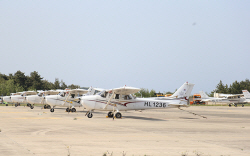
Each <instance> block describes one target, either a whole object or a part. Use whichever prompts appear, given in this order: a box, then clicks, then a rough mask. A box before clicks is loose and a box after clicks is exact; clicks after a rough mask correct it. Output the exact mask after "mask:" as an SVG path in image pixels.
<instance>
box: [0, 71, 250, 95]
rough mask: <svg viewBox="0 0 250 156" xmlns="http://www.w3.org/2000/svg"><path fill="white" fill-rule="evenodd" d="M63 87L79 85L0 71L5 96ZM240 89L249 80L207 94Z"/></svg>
mask: <svg viewBox="0 0 250 156" xmlns="http://www.w3.org/2000/svg"><path fill="white" fill-rule="evenodd" d="M65 88H71V89H75V88H80V86H79V85H74V84H71V85H66V84H65V82H63V80H61V81H60V80H59V79H58V78H56V79H55V82H49V81H48V80H45V79H43V77H41V75H39V74H38V72H37V71H34V72H31V73H30V75H25V73H23V72H21V71H20V70H18V71H17V72H16V73H14V74H9V75H5V74H1V73H0V95H3V96H6V95H10V93H15V92H21V91H28V90H51V89H65ZM242 90H248V91H250V81H249V79H246V80H245V81H240V82H238V81H234V82H233V83H232V84H229V85H228V84H223V83H222V81H221V80H220V82H219V83H218V84H217V86H216V89H214V90H213V91H212V92H211V93H210V94H209V96H213V95H214V92H216V93H224V94H242ZM155 93H156V91H155V90H153V89H152V90H150V91H149V90H148V89H145V88H141V90H140V92H138V93H136V94H135V95H136V96H137V97H156V94H155ZM163 94H173V93H172V92H163Z"/></svg>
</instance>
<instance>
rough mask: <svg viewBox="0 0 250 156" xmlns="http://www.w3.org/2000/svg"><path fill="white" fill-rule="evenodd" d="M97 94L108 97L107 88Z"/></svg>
mask: <svg viewBox="0 0 250 156" xmlns="http://www.w3.org/2000/svg"><path fill="white" fill-rule="evenodd" d="M97 95H100V96H101V97H106V96H107V92H106V91H105V90H103V91H101V92H99V93H97Z"/></svg>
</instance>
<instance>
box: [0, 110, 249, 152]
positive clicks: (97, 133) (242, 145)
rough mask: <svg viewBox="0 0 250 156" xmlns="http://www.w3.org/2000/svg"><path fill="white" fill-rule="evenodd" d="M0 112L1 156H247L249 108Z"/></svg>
mask: <svg viewBox="0 0 250 156" xmlns="http://www.w3.org/2000/svg"><path fill="white" fill-rule="evenodd" d="M76 109H77V112H75V113H67V112H65V108H55V112H53V113H51V112H50V111H49V109H42V107H35V108H34V109H30V108H29V107H24V106H19V107H13V106H1V107H0V131H1V132H0V156H16V155H21V156H23V155H24V156H26V155H27V156H30V155H35V156H45V155H46V156H52V155H53V156H57V155H60V156H68V155H70V156H104V155H105V154H106V156H111V155H112V156H125V155H126V156H145V155H147V156H249V155H250V107H246V106H245V107H227V106H191V107H188V108H182V110H180V109H178V108H171V109H158V110H145V111H143V112H139V111H127V112H121V113H122V115H123V118H122V119H114V120H113V119H112V118H106V115H107V113H108V112H101V111H95V112H93V118H87V117H86V116H85V113H86V110H83V108H76Z"/></svg>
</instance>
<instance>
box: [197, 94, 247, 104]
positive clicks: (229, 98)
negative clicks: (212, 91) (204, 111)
mask: <svg viewBox="0 0 250 156" xmlns="http://www.w3.org/2000/svg"><path fill="white" fill-rule="evenodd" d="M200 95H201V99H202V101H204V102H206V101H211V102H215V103H216V102H221V103H227V104H228V106H229V107H231V106H232V105H234V106H235V107H237V104H239V103H241V104H242V107H244V104H243V103H244V99H243V98H241V97H240V94H219V95H220V96H221V98H216V97H209V96H208V95H207V94H206V93H204V92H203V91H200Z"/></svg>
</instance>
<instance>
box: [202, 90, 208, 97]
mask: <svg viewBox="0 0 250 156" xmlns="http://www.w3.org/2000/svg"><path fill="white" fill-rule="evenodd" d="M200 95H201V98H209V96H208V95H207V94H206V93H205V92H204V91H200Z"/></svg>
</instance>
